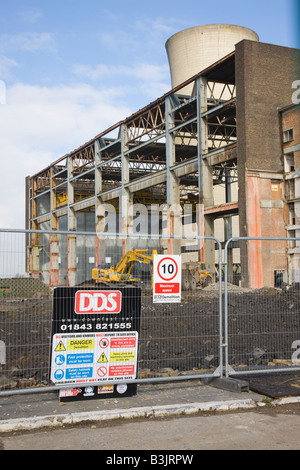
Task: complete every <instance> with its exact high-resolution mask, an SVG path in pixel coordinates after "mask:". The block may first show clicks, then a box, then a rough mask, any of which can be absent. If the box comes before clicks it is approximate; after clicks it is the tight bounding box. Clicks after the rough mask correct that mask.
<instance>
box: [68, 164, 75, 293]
mask: <svg viewBox="0 0 300 470" xmlns="http://www.w3.org/2000/svg"><path fill="white" fill-rule="evenodd" d="M67 161H68V231H74V232H75V231H76V230H77V220H76V213H75V211H74V208H73V207H72V204H73V203H74V202H75V194H74V183H73V182H72V181H70V179H71V178H72V176H73V160H72V157H68V160H67ZM76 245H77V238H76V235H75V234H74V235H68V285H69V286H74V285H76V272H77V246H76Z"/></svg>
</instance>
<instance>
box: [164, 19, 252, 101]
mask: <svg viewBox="0 0 300 470" xmlns="http://www.w3.org/2000/svg"><path fill="white" fill-rule="evenodd" d="M243 39H249V40H251V41H259V38H258V36H257V34H256V33H255V32H254V31H252V30H251V29H248V28H244V27H243V26H236V25H227V24H208V25H202V26H195V27H193V28H189V29H185V30H183V31H179V32H178V33H176V34H174V35H173V36H171V37H170V38H169V39H168V40H167V42H166V50H167V54H168V60H169V66H170V73H171V81H172V88H175V87H176V86H177V85H180V84H181V83H183V82H184V81H185V80H187V79H189V78H191V77H192V76H193V75H196V74H197V73H199V72H201V70H204V69H205V68H206V67H208V66H210V65H212V64H213V63H214V62H217V61H218V60H219V59H221V58H222V57H225V56H226V55H227V54H229V53H230V52H233V51H234V49H235V44H237V43H238V42H240V41H242V40H243ZM191 88H192V85H191V86H189V87H186V88H185V89H184V93H186V94H191Z"/></svg>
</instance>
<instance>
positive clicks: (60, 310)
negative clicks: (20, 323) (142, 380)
mask: <svg viewBox="0 0 300 470" xmlns="http://www.w3.org/2000/svg"><path fill="white" fill-rule="evenodd" d="M140 312H141V292H140V288H136V287H133V286H130V287H121V288H119V289H115V290H113V289H97V288H96V287H95V288H93V287H91V288H83V287H81V288H79V287H78V288H76V287H57V288H55V289H54V298H53V317H52V337H51V340H52V341H51V367H50V369H51V370H50V378H51V381H52V382H53V383H54V384H56V385H63V386H64V388H63V390H61V391H60V399H61V401H70V400H74V399H76V400H78V399H90V398H108V397H116V396H131V395H135V394H136V391H137V386H136V384H134V383H130V381H131V380H133V379H135V378H136V377H137V364H138V357H137V356H138V341H139V325H140ZM120 381H125V382H128V383H122V384H120V383H118V382H120ZM102 382H104V384H103V385H102ZM66 385H68V386H69V387H70V388H66Z"/></svg>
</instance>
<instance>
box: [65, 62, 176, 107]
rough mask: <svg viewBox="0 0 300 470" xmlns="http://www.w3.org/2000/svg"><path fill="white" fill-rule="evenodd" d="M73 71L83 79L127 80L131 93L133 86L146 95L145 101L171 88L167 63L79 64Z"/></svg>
mask: <svg viewBox="0 0 300 470" xmlns="http://www.w3.org/2000/svg"><path fill="white" fill-rule="evenodd" d="M73 73H74V74H75V75H76V76H78V77H80V78H81V79H84V80H91V81H93V82H96V81H101V80H104V79H107V78H111V79H116V80H117V81H119V83H124V82H125V81H126V83H127V85H126V89H127V90H128V92H129V93H130V87H131V92H132V93H133V92H134V93H135V94H136V95H137V94H140V95H141V96H144V97H145V101H147V100H153V99H156V98H158V97H159V96H161V95H163V94H164V93H165V92H166V91H168V90H169V89H170V88H171V85H170V72H169V67H168V65H166V64H163V65H156V64H149V63H137V64H132V65H131V66H127V65H113V66H107V65H105V64H97V65H95V66H94V67H92V66H90V65H77V66H75V67H74V69H73ZM131 83H132V86H131V85H130V84H131ZM146 104H147V103H146V102H145V105H146Z"/></svg>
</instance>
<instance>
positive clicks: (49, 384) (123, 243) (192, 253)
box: [0, 229, 224, 395]
mask: <svg viewBox="0 0 300 470" xmlns="http://www.w3.org/2000/svg"><path fill="white" fill-rule="evenodd" d="M205 252H206V253H208V252H210V253H213V255H214V256H213V257H211V260H212V259H213V261H211V263H210V264H209V263H208V260H206V263H205V259H204V257H203V256H204V255H203V253H205ZM168 253H180V259H181V263H182V282H181V298H180V301H178V302H169V301H168V302H154V297H153V254H160V255H166V256H167V255H168ZM221 256H222V253H221V243H220V242H219V241H218V240H216V239H214V238H210V237H196V236H195V237H191V238H188V237H176V236H173V237H164V236H155V237H154V236H153V237H147V236H135V235H130V236H129V235H123V234H116V233H113V234H112V233H110V234H107V233H100V234H96V233H87V232H68V231H48V230H43V231H34V230H8V229H7V230H0V395H1V394H7V393H14V392H16V391H17V392H18V393H20V392H24V393H27V392H28V393H29V392H34V391H37V390H38V391H41V390H42V391H47V390H53V389H64V388H67V387H70V386H72V385H70V384H68V383H66V382H65V381H62V382H61V383H60V381H59V380H60V377H59V374H60V373H61V374H63V373H64V372H63V368H60V367H57V369H56V370H55V373H56V377H57V378H58V380H57V381H56V382H55V383H54V382H53V380H52V379H51V374H50V363H51V361H53V348H54V347H55V348H56V349H55V351H57V355H56V357H55V360H57V361H59V360H62V361H64V360H65V358H64V357H63V354H59V353H62V352H63V351H64V349H66V348H67V346H66V343H64V341H62V343H60V340H57V344H56V343H55V345H53V341H54V339H53V338H54V335H53V332H54V329H55V328H59V330H56V331H55V333H58V334H61V335H65V338H69V336H68V334H70V333H72V334H73V335H74V337H72V341H74V342H73V343H72V344H73V346H72V345H71V346H68V347H70V354H69V355H68V358H67V360H68V361H69V362H70V364H72V361H73V364H75V366H74V367H73V369H72V368H71V367H70V370H69V372H68V374H69V378H70V377H71V378H73V379H74V378H75V379H76V385H78V386H80V383H81V380H80V378H84V377H85V376H84V375H80V374H83V372H82V371H84V373H86V374H88V373H89V372H88V370H89V369H90V368H89V367H88V366H87V363H88V362H89V360H90V358H91V354H98V356H99V358H97V362H98V363H99V369H98V376H99V381H97V380H95V378H94V377H93V376H91V377H92V379H91V382H92V384H93V385H94V384H101V385H107V384H109V383H111V382H109V380H108V379H107V377H106V376H105V375H103V377H102V378H101V375H100V374H101V373H102V371H104V370H106V369H107V361H108V359H107V357H106V356H107V355H106V354H105V353H106V351H105V349H103V351H102V352H103V354H102V353H101V354H99V347H98V350H97V351H96V352H93V351H91V350H89V349H87V350H84V349H80V348H81V344H82V341H81V340H84V339H85V338H90V336H88V335H89V334H91V333H93V334H95V335H98V336H99V335H100V337H104V338H106V339H108V340H110V338H112V332H114V334H115V338H114V341H115V342H116V344H117V340H116V337H117V336H118V338H124V337H126V338H127V336H128V335H129V336H130V338H131V339H132V338H133V337H134V335H130V332H131V329H132V328H133V324H132V320H131V318H130V313H131V310H130V308H131V307H130V302H129V301H128V302H129V304H128V305H129V307H128V311H127V313H124V312H121V313H120V316H118V320H114V322H112V321H110V320H109V318H110V317H109V315H107V314H105V313H103V312H102V314H101V315H100V314H99V315H98V316H97V319H96V320H95V315H94V316H93V312H91V313H90V314H87V315H81V313H82V312H80V311H79V314H78V315H77V316H76V321H75V322H74V321H73V320H71V319H70V317H69V316H68V315H67V314H66V312H64V309H65V310H66V311H67V310H68V309H69V304H68V302H69V300H68V295H69V294H64V293H63V294H62V295H64V296H65V298H64V300H63V302H62V307H61V308H62V312H61V316H62V317H63V320H62V321H61V320H59V323H57V324H54V322H53V308H54V307H53V306H54V304H55V295H54V293H55V292H58V290H59V289H62V288H64V287H66V286H67V287H72V288H73V289H75V290H76V292H77V290H80V291H83V292H84V294H85V293H86V292H90V291H93V290H95V289H97V288H98V287H99V285H101V286H103V285H106V289H108V291H109V290H114V289H118V287H119V286H123V287H122V289H123V288H126V287H130V288H131V287H135V288H137V289H139V291H140V293H141V297H140V299H141V300H140V302H141V315H140V323H139V335H138V350H137V351H135V352H133V350H131V349H130V347H131V346H132V345H131V344H130V341H129V340H128V341H127V340H126V341H127V345H128V348H129V349H128V350H125V349H124V351H123V350H122V351H121V353H120V351H118V350H114V351H113V352H111V357H113V361H114V364H113V366H112V370H114V371H115V374H116V375H115V378H114V383H124V380H125V379H124V377H123V376H122V377H121V378H120V379H118V375H117V374H118V371H119V370H125V369H124V363H125V362H126V361H127V360H128V361H129V362H130V359H133V357H134V354H135V353H136V354H137V363H136V364H135V367H136V369H135V373H134V374H131V372H132V371H133V369H132V368H131V369H130V367H131V366H132V367H133V365H132V364H131V363H130V367H128V369H127V370H128V371H129V372H128V374H127V375H128V377H129V379H130V381H131V382H133V383H143V382H147V381H163V380H182V379H186V378H201V377H212V376H214V377H215V376H222V375H223V370H224V364H223V348H224V345H223V336H224V335H223V321H222V311H223V305H222V302H223V297H222V293H221V284H220V283H219V280H218V279H219V276H220V274H219V273H221V272H222V259H221ZM123 265H125V268H124V266H123ZM123 268H124V269H123ZM95 269H96V271H95ZM163 269H164V268H163ZM169 269H170V268H169ZM171 269H173V268H172V266H171ZM100 270H102V271H100ZM171 274H172V273H171ZM97 276H98V278H97ZM96 278H97V279H96ZM110 286H112V287H110ZM120 290H121V288H120ZM62 292H63V291H62ZM126 292H127V291H126ZM122 295H124V292H123V291H122ZM83 297H84V296H83ZM112 299H113V298H111V299H110V302H111V303H110V304H108V305H107V308H108V309H109V308H112V305H113V303H112V302H113V300H114V299H113V300H112ZM80 301H81V300H79V302H80ZM106 301H107V300H106ZM82 302H83V303H82V309H83V310H84V309H85V311H88V304H85V303H84V302H85V300H84V298H83V300H82ZM71 309H73V310H74V306H72V308H71ZM128 312H129V313H128ZM98 336H97V338H98ZM78 338H81V339H80V340H79V339H78ZM98 339H99V338H98ZM98 339H97V341H98ZM66 341H67V340H66ZM68 341H69V340H68ZM76 341H77V343H76ZM80 341H81V342H80ZM120 341H121V340H120ZM120 341H119V343H118V344H120ZM98 343H99V344H100V342H99V341H98ZM68 344H69V343H68ZM123 344H125V343H124V341H123ZM74 345H75V346H74ZM102 346H103V348H105V344H104V342H103V345H102ZM82 353H84V354H82ZM79 361H81V362H79ZM105 361H106V363H105ZM72 374H73V375H72ZM76 374H77V375H76ZM130 374H131V375H130ZM123 375H124V374H123ZM128 377H127V378H128ZM52 378H53V377H52ZM106 379H107V380H106Z"/></svg>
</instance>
